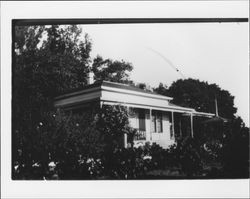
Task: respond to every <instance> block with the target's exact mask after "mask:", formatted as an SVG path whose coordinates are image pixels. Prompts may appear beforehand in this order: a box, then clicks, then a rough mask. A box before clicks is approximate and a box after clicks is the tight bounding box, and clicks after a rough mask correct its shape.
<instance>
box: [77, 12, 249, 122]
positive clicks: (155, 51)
mask: <svg viewBox="0 0 250 199" xmlns="http://www.w3.org/2000/svg"><path fill="white" fill-rule="evenodd" d="M221 12H222V13H223V8H221ZM247 14H248V13H247V12H245V15H244V13H243V16H242V15H241V17H248V15H247ZM227 17H228V16H227ZM231 17H234V16H231ZM82 28H83V31H84V32H85V33H88V34H89V36H90V38H91V39H92V42H93V49H92V52H91V56H92V57H95V56H96V55H101V56H102V57H103V58H111V59H113V60H125V61H127V62H130V63H132V65H133V66H134V69H133V71H132V72H131V79H132V80H134V81H136V82H144V83H148V84H149V85H150V86H152V87H156V86H158V85H159V83H160V82H162V83H163V84H166V85H167V86H170V85H171V83H172V82H173V81H176V80H177V79H180V78H182V76H181V74H180V73H178V72H176V70H174V69H173V66H174V67H176V68H178V69H179V71H180V72H181V73H182V74H183V75H184V76H185V78H194V79H199V80H201V81H207V82H208V83H216V84H217V85H219V86H220V87H221V88H222V89H225V90H228V91H229V92H230V93H231V94H232V95H233V96H235V101H234V102H235V106H236V107H237V108H238V111H237V115H239V116H241V117H242V118H243V121H244V122H245V123H246V125H247V126H249V112H248V111H249V51H248V47H249V39H248V32H249V25H248V23H192V24H185V23H181V24H116V25H107V24H105V25H104V24H103V25H82ZM163 57H164V58H163Z"/></svg>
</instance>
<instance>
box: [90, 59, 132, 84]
mask: <svg viewBox="0 0 250 199" xmlns="http://www.w3.org/2000/svg"><path fill="white" fill-rule="evenodd" d="M92 70H93V72H94V74H95V79H96V80H106V81H112V82H119V83H130V82H132V81H131V80H130V78H129V72H131V71H132V70H133V66H132V64H131V63H129V62H125V61H124V60H121V61H113V60H111V59H103V58H102V57H101V56H99V55H98V56H97V57H96V58H95V59H94V61H93V65H92Z"/></svg>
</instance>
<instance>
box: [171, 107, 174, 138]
mask: <svg viewBox="0 0 250 199" xmlns="http://www.w3.org/2000/svg"><path fill="white" fill-rule="evenodd" d="M171 113H172V131H173V137H175V132H174V112H173V111H172V112H171Z"/></svg>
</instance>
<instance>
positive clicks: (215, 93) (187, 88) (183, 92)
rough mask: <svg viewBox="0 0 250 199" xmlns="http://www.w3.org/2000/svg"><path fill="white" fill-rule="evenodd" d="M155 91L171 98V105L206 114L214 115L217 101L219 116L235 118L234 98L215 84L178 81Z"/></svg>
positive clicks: (160, 86)
mask: <svg viewBox="0 0 250 199" xmlns="http://www.w3.org/2000/svg"><path fill="white" fill-rule="evenodd" d="M156 91H158V92H159V93H160V94H163V95H168V96H171V97H173V103H175V104H177V105H180V106H184V107H190V108H194V109H196V110H197V111H202V112H208V113H215V99H217V102H218V109H219V115H220V116H221V117H225V118H228V119H233V118H235V116H234V114H235V113H236V111H237V108H236V107H235V106H234V97H233V96H232V95H231V94H230V93H229V92H228V91H226V90H223V89H221V88H220V87H219V86H218V85H216V84H208V83H207V82H203V81H199V80H195V79H185V80H182V79H180V80H177V81H176V82H173V83H172V85H171V86H170V87H169V88H167V87H166V86H163V84H160V85H159V87H158V88H156Z"/></svg>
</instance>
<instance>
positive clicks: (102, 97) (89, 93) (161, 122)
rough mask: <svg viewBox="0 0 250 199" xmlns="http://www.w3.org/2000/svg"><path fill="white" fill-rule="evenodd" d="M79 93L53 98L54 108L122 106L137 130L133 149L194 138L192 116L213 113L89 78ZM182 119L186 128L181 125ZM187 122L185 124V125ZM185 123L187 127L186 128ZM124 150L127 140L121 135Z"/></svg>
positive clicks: (138, 90)
mask: <svg viewBox="0 0 250 199" xmlns="http://www.w3.org/2000/svg"><path fill="white" fill-rule="evenodd" d="M88 83H89V85H87V86H86V87H85V88H83V89H82V90H78V91H73V92H71V93H67V94H64V95H61V96H58V97H56V98H55V103H54V105H55V107H57V108H64V109H78V108H79V107H90V106H91V104H92V103H96V104H98V106H100V107H102V106H103V105H122V106H126V107H127V108H128V109H129V110H130V113H132V114H130V117H129V122H130V125H131V127H133V128H135V129H137V133H136V135H135V138H134V146H139V145H143V144H145V143H146V142H150V143H157V144H159V145H160V146H161V147H163V148H168V147H169V146H170V145H172V144H174V143H175V141H176V137H177V136H183V135H187V134H189V135H191V136H193V117H196V116H202V117H208V118H211V117H213V116H214V114H211V113H203V112H197V111H195V110H194V109H192V108H186V107H181V106H177V105H175V104H172V103H171V100H172V98H171V97H167V96H163V95H159V94H157V93H154V92H151V91H147V90H143V89H140V88H138V87H134V86H129V85H125V84H120V83H114V82H108V81H100V82H95V83H94V82H93V76H90V77H89V81H88ZM183 119H184V120H185V126H184V125H182V123H183ZM187 121H188V122H187ZM187 124H188V125H187ZM124 147H127V137H126V134H125V135H124Z"/></svg>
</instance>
